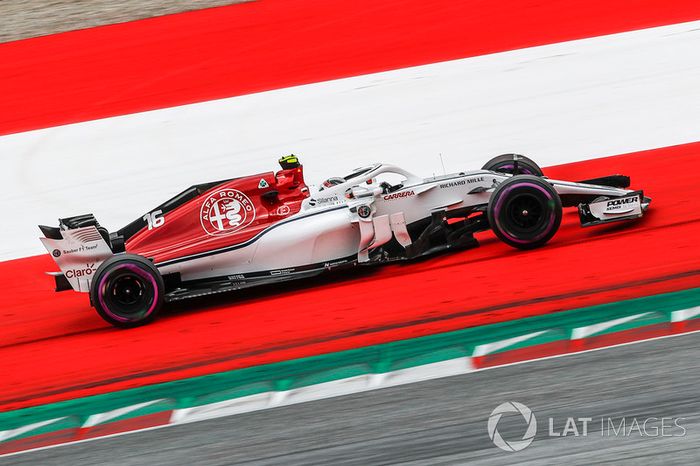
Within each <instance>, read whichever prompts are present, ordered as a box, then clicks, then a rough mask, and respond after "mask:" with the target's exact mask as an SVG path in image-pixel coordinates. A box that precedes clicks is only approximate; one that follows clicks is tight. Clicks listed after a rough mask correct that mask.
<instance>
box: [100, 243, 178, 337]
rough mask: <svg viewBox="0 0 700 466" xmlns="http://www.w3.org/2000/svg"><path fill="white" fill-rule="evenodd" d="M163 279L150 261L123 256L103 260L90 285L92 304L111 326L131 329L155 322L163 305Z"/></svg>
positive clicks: (130, 255) (133, 256) (131, 255)
mask: <svg viewBox="0 0 700 466" xmlns="http://www.w3.org/2000/svg"><path fill="white" fill-rule="evenodd" d="M163 291H164V285H163V278H162V277H161V275H160V273H159V272H158V269H157V268H156V267H155V266H154V265H153V264H152V263H151V261H149V260H147V259H145V258H143V257H141V256H137V255H134V254H120V255H116V256H112V257H110V258H109V259H107V260H106V261H104V262H103V263H102V264H101V265H100V267H99V268H98V269H97V271H96V272H95V277H94V279H93V280H92V283H91V285H90V301H91V302H92V304H93V306H95V309H96V310H97V313H98V314H99V315H100V316H101V317H102V318H103V319H104V320H106V321H107V322H109V323H110V324H112V325H114V326H116V327H121V328H131V327H138V326H139V325H144V324H146V323H148V322H150V321H152V320H153V319H154V318H155V316H156V315H157V314H158V311H159V310H160V308H161V307H162V305H163Z"/></svg>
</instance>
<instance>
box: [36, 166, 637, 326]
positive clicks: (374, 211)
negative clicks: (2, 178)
mask: <svg viewBox="0 0 700 466" xmlns="http://www.w3.org/2000/svg"><path fill="white" fill-rule="evenodd" d="M280 164H281V166H282V169H281V170H280V171H278V172H277V173H273V172H267V173H260V174H257V175H252V176H246V177H242V178H234V179H229V180H223V181H216V182H212V183H204V184H199V185H195V186H192V187H190V188H188V189H186V190H185V191H183V192H181V193H180V194H178V195H177V196H175V197H173V198H172V199H169V200H168V201H166V202H165V203H163V204H161V205H160V206H158V207H156V208H155V209H153V210H151V211H150V212H148V213H147V214H146V215H144V216H143V217H141V218H139V219H137V220H135V221H133V222H132V223H130V224H129V225H127V226H125V227H124V228H122V229H120V230H118V231H116V232H113V233H111V234H110V233H108V232H107V230H106V229H105V228H104V227H102V226H100V224H99V223H98V222H97V221H96V219H95V217H94V216H93V215H91V214H88V215H81V216H77V217H71V218H64V219H60V220H59V226H58V227H48V226H40V228H41V231H42V232H43V234H44V236H45V237H44V238H41V241H42V242H43V243H44V246H45V247H46V249H47V250H48V252H49V253H50V254H51V255H52V257H53V258H54V260H55V262H56V264H57V265H58V267H59V268H60V269H61V272H60V273H59V272H57V273H53V275H55V278H56V290H57V291H61V290H67V289H71V288H72V289H73V290H75V291H79V292H86V293H90V301H91V303H92V305H93V306H94V307H95V308H96V309H97V312H98V313H99V314H100V315H101V316H102V317H103V318H104V319H105V320H107V321H108V322H110V323H112V324H114V325H116V326H119V327H133V326H137V325H141V324H144V323H146V322H148V321H150V320H152V319H153V318H154V317H155V316H156V314H157V313H158V311H159V310H160V309H161V307H162V305H163V303H167V302H171V301H176V300H181V299H185V298H188V297H194V296H202V295H206V294H212V293H220V292H226V291H232V290H238V289H242V288H247V287H251V286H256V285H261V284H266V283H271V282H278V281H286V280H292V279H297V278H302V277H309V276H313V275H316V274H319V273H321V272H323V271H328V270H332V269H337V268H342V267H353V266H357V265H364V264H380V263H386V262H390V261H396V260H408V259H414V258H417V257H422V256H426V255H430V254H435V253H438V252H441V251H445V250H460V249H465V248H470V247H474V246H477V245H478V243H477V241H476V239H475V238H474V237H473V234H474V233H475V232H478V231H483V230H487V229H491V230H493V232H494V233H495V234H496V235H497V236H498V237H499V238H500V239H501V240H502V241H504V242H505V243H507V244H509V245H511V246H513V247H516V248H520V249H530V248H535V247H538V246H542V245H544V244H545V243H546V242H547V241H549V239H551V238H552V236H553V235H554V234H555V233H556V231H557V229H558V227H559V224H560V222H561V217H562V207H578V210H579V214H580V218H581V224H582V225H584V226H587V225H594V224H599V223H604V222H611V221H618V220H628V219H634V218H638V217H641V216H642V214H643V212H644V211H645V210H646V209H647V207H648V206H649V203H650V199H649V198H646V197H644V195H643V193H642V191H633V190H629V189H626V188H627V187H628V186H629V178H628V177H626V176H622V175H612V176H606V177H602V178H597V179H592V180H585V181H579V182H568V181H559V180H552V179H549V178H546V177H544V176H543V174H542V170H541V169H540V168H539V167H538V166H537V164H535V163H534V162H533V161H532V160H530V159H528V158H527V157H523V156H519V155H515V154H506V155H502V156H498V157H495V158H494V159H492V160H490V161H489V162H488V163H486V164H485V165H484V167H483V168H482V169H481V170H475V171H468V172H461V173H454V174H451V175H444V176H438V177H432V178H421V177H418V176H416V175H414V174H412V173H409V172H407V171H406V170H403V169H401V168H399V167H396V166H393V165H388V164H375V165H372V166H368V167H363V168H359V169H357V170H355V171H353V172H352V173H350V174H348V175H346V176H343V177H334V178H329V179H328V180H326V181H325V182H323V184H322V185H321V186H319V187H318V188H315V187H309V186H307V185H306V184H305V183H304V178H303V168H302V166H301V165H300V164H299V161H298V160H297V158H296V157H295V156H288V157H283V158H282V159H281V160H280Z"/></svg>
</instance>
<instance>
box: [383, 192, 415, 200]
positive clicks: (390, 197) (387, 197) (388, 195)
mask: <svg viewBox="0 0 700 466" xmlns="http://www.w3.org/2000/svg"><path fill="white" fill-rule="evenodd" d="M415 195H416V193H414V192H413V191H402V192H400V193H394V194H387V195H386V196H384V200H385V201H390V200H392V199H398V198H400V197H408V196H415Z"/></svg>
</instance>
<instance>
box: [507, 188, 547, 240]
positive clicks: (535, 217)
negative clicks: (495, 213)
mask: <svg viewBox="0 0 700 466" xmlns="http://www.w3.org/2000/svg"><path fill="white" fill-rule="evenodd" d="M543 204H544V203H543V202H542V199H540V198H538V196H537V195H534V194H531V193H523V194H519V195H515V196H513V197H512V198H511V199H509V200H508V202H506V205H505V209H504V210H505V211H504V214H505V215H506V216H507V217H508V219H509V220H510V222H509V223H510V226H511V229H512V230H514V233H516V234H518V233H519V234H534V233H536V232H537V231H538V230H540V229H541V228H542V227H543V226H545V224H546V222H547V215H546V205H543Z"/></svg>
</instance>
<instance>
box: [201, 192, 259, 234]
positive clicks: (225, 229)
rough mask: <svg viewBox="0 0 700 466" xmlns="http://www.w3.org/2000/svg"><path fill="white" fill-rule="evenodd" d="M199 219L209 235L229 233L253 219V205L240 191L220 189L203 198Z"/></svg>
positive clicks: (248, 223) (246, 224)
mask: <svg viewBox="0 0 700 466" xmlns="http://www.w3.org/2000/svg"><path fill="white" fill-rule="evenodd" d="M199 220H200V222H201V223H202V228H204V231H206V232H207V234H209V235H211V236H225V235H230V234H232V233H235V232H237V231H238V230H240V229H242V228H244V227H246V226H248V225H250V224H251V223H252V222H253V220H255V206H254V205H253V203H252V202H251V200H250V198H248V196H246V195H245V194H243V193H242V192H240V191H238V190H236V189H221V190H219V191H216V192H214V193H212V194H210V195H209V197H207V198H206V199H205V200H204V202H203V203H202V209H201V210H200V211H199Z"/></svg>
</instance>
